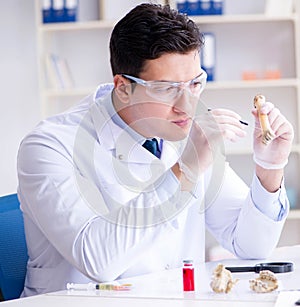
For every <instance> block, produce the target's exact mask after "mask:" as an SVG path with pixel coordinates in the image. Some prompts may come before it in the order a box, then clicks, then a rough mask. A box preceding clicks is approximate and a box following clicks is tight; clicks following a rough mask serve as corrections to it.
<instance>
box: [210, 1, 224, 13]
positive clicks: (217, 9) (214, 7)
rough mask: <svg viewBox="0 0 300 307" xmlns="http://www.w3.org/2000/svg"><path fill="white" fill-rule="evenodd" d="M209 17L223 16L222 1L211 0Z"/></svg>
mask: <svg viewBox="0 0 300 307" xmlns="http://www.w3.org/2000/svg"><path fill="white" fill-rule="evenodd" d="M210 6H211V8H210V13H211V15H222V14H223V0H211V5H210Z"/></svg>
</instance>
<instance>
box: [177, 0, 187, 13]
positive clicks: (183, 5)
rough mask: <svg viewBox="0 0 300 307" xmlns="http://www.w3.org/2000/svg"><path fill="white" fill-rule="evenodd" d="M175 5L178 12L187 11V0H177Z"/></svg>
mask: <svg viewBox="0 0 300 307" xmlns="http://www.w3.org/2000/svg"><path fill="white" fill-rule="evenodd" d="M176 6H177V10H178V11H179V12H180V13H183V14H187V13H188V2H187V0H177V1H176Z"/></svg>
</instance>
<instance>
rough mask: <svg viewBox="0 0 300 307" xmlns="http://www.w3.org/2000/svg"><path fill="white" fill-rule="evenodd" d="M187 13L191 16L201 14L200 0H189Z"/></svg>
mask: <svg viewBox="0 0 300 307" xmlns="http://www.w3.org/2000/svg"><path fill="white" fill-rule="evenodd" d="M187 13H188V15H190V16H193V15H195V16H196V15H200V8H199V1H198V0H187Z"/></svg>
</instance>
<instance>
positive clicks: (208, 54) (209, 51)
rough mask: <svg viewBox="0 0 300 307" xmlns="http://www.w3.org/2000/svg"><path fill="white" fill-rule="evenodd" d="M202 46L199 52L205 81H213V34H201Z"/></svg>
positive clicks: (214, 56)
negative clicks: (205, 77) (202, 38)
mask: <svg viewBox="0 0 300 307" xmlns="http://www.w3.org/2000/svg"><path fill="white" fill-rule="evenodd" d="M203 35H204V46H203V48H202V50H201V66H202V68H203V69H204V70H205V71H206V73H207V81H214V80H215V62H216V41H215V35H214V34H213V33H209V32H208V33H203Z"/></svg>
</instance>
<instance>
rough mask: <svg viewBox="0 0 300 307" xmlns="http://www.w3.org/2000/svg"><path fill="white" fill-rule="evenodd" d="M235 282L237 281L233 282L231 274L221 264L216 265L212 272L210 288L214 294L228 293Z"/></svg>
mask: <svg viewBox="0 0 300 307" xmlns="http://www.w3.org/2000/svg"><path fill="white" fill-rule="evenodd" d="M237 281H238V279H235V280H233V278H232V275H231V272H230V271H228V270H227V269H225V267H224V265H223V264H218V266H217V267H216V268H215V270H214V272H213V276H212V281H211V283H210V286H211V288H212V289H213V291H214V292H217V293H222V292H225V293H228V292H230V291H231V289H232V287H233V286H234V285H235V284H236V282H237Z"/></svg>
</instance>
